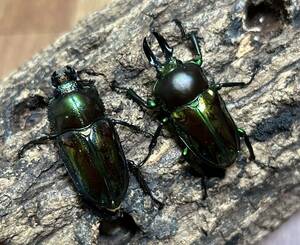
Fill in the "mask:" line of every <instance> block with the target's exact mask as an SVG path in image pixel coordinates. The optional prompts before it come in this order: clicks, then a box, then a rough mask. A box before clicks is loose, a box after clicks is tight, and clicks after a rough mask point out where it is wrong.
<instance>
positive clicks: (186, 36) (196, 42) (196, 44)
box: [174, 19, 203, 66]
mask: <svg viewBox="0 0 300 245" xmlns="http://www.w3.org/2000/svg"><path fill="white" fill-rule="evenodd" d="M174 22H175V24H176V25H177V26H178V28H179V29H180V32H181V36H182V39H183V40H191V42H192V45H193V48H194V50H195V52H196V57H195V58H194V60H193V61H194V62H195V63H196V64H198V65H200V66H201V64H202V62H203V60H202V53H201V45H200V41H203V38H201V37H199V36H197V32H195V31H192V32H189V33H186V31H185V29H184V27H183V25H182V23H181V21H180V20H178V19H174Z"/></svg>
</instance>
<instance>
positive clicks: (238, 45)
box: [0, 0, 300, 244]
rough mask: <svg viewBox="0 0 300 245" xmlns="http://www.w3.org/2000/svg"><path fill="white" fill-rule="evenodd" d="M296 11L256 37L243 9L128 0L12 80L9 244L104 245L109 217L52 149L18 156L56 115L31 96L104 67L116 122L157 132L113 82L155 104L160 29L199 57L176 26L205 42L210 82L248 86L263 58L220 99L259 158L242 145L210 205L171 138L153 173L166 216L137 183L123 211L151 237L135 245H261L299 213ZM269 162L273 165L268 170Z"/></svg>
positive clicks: (130, 151)
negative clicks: (64, 71) (57, 80)
mask: <svg viewBox="0 0 300 245" xmlns="http://www.w3.org/2000/svg"><path fill="white" fill-rule="evenodd" d="M288 2H289V1H283V3H284V8H285V9H284V11H283V13H282V16H281V15H280V16H281V18H280V21H282V22H281V26H282V29H281V30H277V32H273V33H268V32H267V31H266V32H264V31H263V32H261V33H255V32H251V31H249V30H248V29H247V28H246V27H245V26H244V25H243V20H244V19H245V8H246V7H247V6H246V5H243V4H242V3H243V1H241V2H240V1H226V2H225V1H208V0H204V1H193V0H190V1H179V0H178V1H177V0H173V1H160V2H157V1H148V0H147V1H146V0H145V1H140V0H134V1H130V2H128V1H125V0H119V1H116V2H114V3H113V5H110V7H109V8H107V9H106V10H104V11H101V12H98V13H94V14H92V15H90V16H89V17H88V18H86V19H85V20H84V21H82V22H80V24H78V25H77V26H76V28H75V29H74V30H73V31H72V32H70V33H68V34H66V35H64V36H62V37H61V38H60V39H59V40H57V41H56V42H55V43H54V44H52V45H51V46H50V47H49V48H48V49H46V50H45V51H43V52H42V53H40V54H39V55H37V56H35V57H34V58H33V59H32V60H30V61H28V62H27V63H26V64H25V65H24V66H22V67H21V68H20V69H19V70H18V71H17V72H15V73H14V74H12V75H11V76H9V77H7V78H5V79H4V80H3V81H2V87H1V90H0V99H1V101H2V104H1V108H0V112H1V114H0V115H1V120H0V133H1V143H2V144H1V146H0V150H1V152H2V155H1V156H0V169H1V171H0V193H1V195H0V217H1V223H0V241H1V242H3V243H7V244H41V243H45V244H74V243H75V244H77V243H79V244H92V243H96V244H97V243H98V244H102V240H101V235H100V234H99V229H98V227H99V223H100V221H99V217H98V216H97V215H95V213H94V212H93V210H90V209H88V208H86V206H85V205H84V204H83V202H82V200H81V199H80V198H79V197H78V195H77V193H76V192H75V191H74V188H73V186H72V184H71V182H70V178H69V176H68V175H67V173H66V170H65V169H64V167H63V165H62V162H61V160H60V159H59V157H58V155H57V153H56V150H55V147H54V146H53V145H52V144H49V145H45V146H41V147H37V148H35V149H33V150H31V151H28V152H27V153H26V155H25V156H24V158H22V159H21V160H16V159H15V156H16V153H17V150H18V149H19V148H20V147H21V146H22V145H23V144H24V143H26V142H28V141H29V140H31V139H33V138H36V137H38V136H40V135H41V134H43V133H44V132H47V131H48V122H47V119H46V112H45V110H43V109H38V110H34V111H30V110H29V109H28V108H26V106H24V105H26V98H28V97H29V96H34V95H43V96H45V95H47V96H50V95H51V91H52V89H51V86H50V75H51V73H52V72H53V71H54V70H55V69H57V68H58V67H61V66H63V65H66V64H70V65H74V66H75V67H76V68H78V69H81V68H83V67H93V68H94V69H95V70H97V71H99V72H101V73H103V74H104V75H103V76H99V77H94V78H95V79H96V86H97V88H98V91H99V93H100V95H101V96H102V98H103V100H104V104H105V105H106V108H107V113H108V115H109V116H112V117H115V118H119V119H123V120H126V121H128V122H132V123H134V124H138V125H140V126H141V127H142V128H145V129H147V130H149V131H152V132H153V131H154V129H155V128H156V125H157V122H155V121H154V117H153V115H151V114H150V113H147V112H145V111H143V110H141V109H140V108H139V107H138V106H136V105H135V104H134V103H133V102H131V101H129V100H128V99H126V97H125V96H124V95H122V94H117V93H114V92H112V91H111V89H110V82H111V81H112V80H116V81H117V82H118V83H119V84H120V85H122V86H126V87H132V88H134V89H135V90H136V91H137V92H138V93H139V94H141V95H142V96H144V97H146V96H147V95H149V94H150V93H151V87H152V83H150V81H151V80H153V79H154V77H155V72H154V71H153V69H150V68H149V66H148V64H147V62H146V60H145V59H144V56H143V54H142V50H141V43H142V40H143V38H144V37H145V36H147V37H149V30H150V26H151V28H155V29H156V30H157V31H159V32H161V33H162V34H163V35H164V36H165V37H166V38H167V39H168V40H169V41H170V44H171V45H172V46H173V47H175V50H176V51H175V54H176V57H178V58H180V59H182V60H186V59H188V58H190V57H191V54H190V53H189V52H188V51H187V50H188V49H187V45H186V43H182V41H181V40H180V33H179V30H178V29H177V28H176V26H175V25H174V23H172V22H171V20H172V19H173V18H178V19H180V20H182V22H183V23H184V25H185V26H186V28H188V29H189V30H197V31H198V34H199V35H201V36H202V37H203V38H204V40H205V43H204V44H203V47H202V50H203V56H204V70H205V73H206V74H207V75H208V77H209V80H210V82H212V83H213V82H220V81H223V80H225V79H226V80H228V81H230V82H233V81H247V80H248V78H249V76H250V74H251V67H252V65H253V63H254V61H259V62H260V63H261V66H262V67H261V70H260V72H259V74H258V75H257V77H256V79H255V81H254V82H253V83H252V84H251V85H250V86H249V87H247V88H244V89H231V90H229V89H228V90H227V89H226V90H225V89H224V91H222V93H221V94H222V96H223V98H224V100H225V101H226V103H227V106H228V109H229V111H230V112H231V114H232V116H233V118H234V119H235V121H236V123H237V125H238V126H239V127H242V128H245V130H246V131H247V132H248V134H249V135H250V138H251V141H252V142H253V146H254V151H255V153H256V156H257V160H256V161H255V162H248V161H247V151H246V148H245V146H244V145H243V147H242V151H241V155H240V157H239V158H238V159H237V161H236V164H234V165H233V166H231V167H230V168H228V170H227V172H226V176H225V178H224V179H221V180H220V179H212V180H210V181H209V187H210V188H209V193H208V194H209V197H208V198H207V199H206V200H205V201H203V200H202V199H201V197H202V189H201V180H200V178H199V177H196V176H193V175H191V174H190V173H189V172H188V171H187V169H186V166H187V164H186V163H184V164H180V163H179V161H178V159H179V157H180V149H179V148H178V146H177V145H176V144H175V142H174V141H173V140H172V137H170V134H169V133H167V132H164V134H163V135H164V136H163V137H160V138H159V142H158V146H157V147H156V149H155V151H154V154H153V155H152V157H151V158H150V160H149V162H148V163H147V164H146V165H145V166H144V167H143V173H144V174H145V175H146V178H147V181H148V183H149V185H150V187H151V189H153V191H154V194H155V195H156V196H157V197H158V198H159V199H160V200H162V201H163V202H164V203H165V207H164V209H163V210H161V211H159V210H157V208H156V207H155V206H153V203H152V202H151V200H150V199H149V197H145V196H144V195H143V193H142V191H141V190H140V188H139V187H138V185H137V183H136V181H135V179H134V178H131V179H130V187H129V189H128V195H127V197H126V199H125V200H124V202H123V205H122V208H123V209H124V210H125V211H126V212H127V213H129V214H130V215H131V216H132V217H133V218H134V220H135V222H136V223H137V225H138V226H139V227H140V228H141V232H139V233H138V234H137V235H135V236H134V238H133V239H132V240H131V244H254V243H257V242H259V241H261V239H262V238H263V237H264V236H266V235H267V234H268V233H270V232H271V231H272V230H274V229H275V228H276V227H278V226H279V225H280V224H281V223H282V222H284V221H285V220H286V219H287V218H288V217H290V216H291V215H292V214H293V213H295V212H296V211H297V210H299V208H300V185H299V183H300V177H299V170H300V167H299V161H300V142H299V137H300V93H299V90H300V85H299V84H300V81H299V69H300V66H299V64H300V63H299V55H300V51H299V46H300V29H299V28H298V26H297V23H298V22H297V18H296V16H297V8H296V7H295V6H297V5H299V1H294V2H293V3H292V4H289V3H288ZM151 39H152V37H149V40H151ZM154 50H155V51H156V52H158V49H157V48H154ZM119 132H120V137H121V139H122V142H123V146H124V149H125V152H126V155H127V157H128V158H129V159H133V160H135V161H138V160H140V159H142V157H143V156H144V155H145V154H146V152H147V147H148V144H149V140H145V138H143V137H142V136H134V135H132V134H131V133H129V132H128V131H127V130H125V129H123V128H120V129H119ZM267 165H269V166H270V167H273V168H270V167H262V166H267ZM274 168H276V170H274Z"/></svg>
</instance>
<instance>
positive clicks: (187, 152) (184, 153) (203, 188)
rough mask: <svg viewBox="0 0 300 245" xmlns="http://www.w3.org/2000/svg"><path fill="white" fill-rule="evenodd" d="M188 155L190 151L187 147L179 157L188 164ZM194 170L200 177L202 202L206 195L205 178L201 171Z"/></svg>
mask: <svg viewBox="0 0 300 245" xmlns="http://www.w3.org/2000/svg"><path fill="white" fill-rule="evenodd" d="M189 154H190V151H189V149H188V148H187V147H185V148H184V149H183V150H182V155H181V157H182V158H183V159H184V160H186V161H187V162H189V159H188V155H189ZM194 170H195V171H196V172H197V173H198V174H200V176H201V187H202V191H203V195H202V200H205V199H206V198H207V197H208V195H207V184H206V183H207V176H206V175H205V173H204V172H203V170H200V169H199V168H198V169H197V170H196V169H195V168H194Z"/></svg>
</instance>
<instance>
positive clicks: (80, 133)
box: [18, 66, 162, 217]
mask: <svg viewBox="0 0 300 245" xmlns="http://www.w3.org/2000/svg"><path fill="white" fill-rule="evenodd" d="M83 72H85V73H88V74H90V75H96V73H95V72H93V71H92V70H88V69H86V70H82V71H78V72H76V71H75V70H74V69H73V68H72V67H70V66H66V67H65V68H63V69H61V70H58V71H55V72H54V73H53V75H52V77H51V80H52V85H53V86H54V87H55V90H54V96H53V98H51V99H50V101H49V102H48V100H47V99H45V100H44V101H45V102H46V103H47V105H48V120H49V123H50V128H51V134H49V135H46V136H43V137H41V138H38V139H35V140H32V141H30V142H29V143H27V144H26V145H24V146H23V147H22V148H21V149H20V151H19V154H18V157H19V158H20V157H21V156H22V155H23V153H24V152H25V151H26V150H28V149H29V148H31V147H33V146H35V145H38V144H44V143H46V142H47V141H49V140H54V141H55V142H56V143H57V144H58V146H59V151H60V156H61V157H62V159H63V162H64V165H65V167H66V168H67V170H68V172H69V174H70V176H71V178H72V180H73V182H74V185H75V187H76V189H77V191H78V192H79V193H80V194H81V195H82V197H83V198H84V199H86V200H87V201H88V203H90V204H92V206H95V207H97V208H98V209H99V210H101V212H102V211H103V212H102V213H103V215H104V216H105V217H110V216H118V215H119V214H118V212H115V211H117V210H118V209H119V207H120V204H121V202H122V201H123V199H124V197H125V195H126V192H127V188H128V182H129V171H130V172H131V173H133V175H134V176H135V177H136V179H137V181H138V182H139V184H140V186H141V188H142V189H143V191H144V193H145V194H148V195H150V196H151V198H152V199H153V200H154V202H155V203H156V204H157V205H158V206H159V207H160V208H161V207H162V203H161V202H159V201H158V200H157V199H155V198H154V197H153V195H152V193H151V191H150V189H149V187H148V186H147V184H146V182H145V180H144V178H143V176H142V174H141V172H140V170H139V168H138V167H137V166H136V165H135V164H134V162H133V161H130V160H127V159H126V158H125V155H124V152H123V149H122V146H121V143H120V139H119V136H118V134H117V132H116V130H115V127H114V125H116V124H120V125H123V126H126V127H129V128H130V129H132V130H134V131H136V132H141V133H144V131H142V130H141V129H140V128H139V127H137V126H135V125H131V124H129V123H127V122H123V121H120V120H115V119H110V118H108V117H107V116H106V115H105V108H104V105H103V103H102V100H101V98H100V97H99V94H98V92H97V89H96V87H95V86H94V85H93V83H94V81H93V80H86V79H85V80H83V79H81V78H80V74H81V73H83ZM101 212H100V213H101Z"/></svg>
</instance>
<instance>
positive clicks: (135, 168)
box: [127, 160, 164, 209]
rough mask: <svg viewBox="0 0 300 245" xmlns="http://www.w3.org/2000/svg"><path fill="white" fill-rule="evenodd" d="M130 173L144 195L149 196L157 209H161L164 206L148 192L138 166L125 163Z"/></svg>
mask: <svg viewBox="0 0 300 245" xmlns="http://www.w3.org/2000/svg"><path fill="white" fill-rule="evenodd" d="M127 162H128V166H129V170H130V172H131V173H132V174H133V175H134V176H135V178H136V180H137V182H138V183H139V184H140V187H141V189H142V190H143V192H144V193H145V194H146V195H149V196H150V197H151V199H152V200H153V201H154V203H155V204H156V205H157V206H158V209H162V208H163V207H164V204H163V203H162V202H160V201H159V200H157V199H156V198H155V197H154V196H153V194H152V191H151V190H150V188H149V186H148V184H147V183H146V181H145V179H144V176H143V175H142V173H141V171H140V168H139V166H137V165H135V164H134V162H133V161H130V160H129V161H127Z"/></svg>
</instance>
